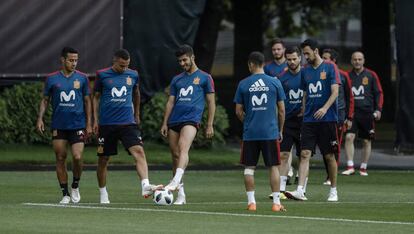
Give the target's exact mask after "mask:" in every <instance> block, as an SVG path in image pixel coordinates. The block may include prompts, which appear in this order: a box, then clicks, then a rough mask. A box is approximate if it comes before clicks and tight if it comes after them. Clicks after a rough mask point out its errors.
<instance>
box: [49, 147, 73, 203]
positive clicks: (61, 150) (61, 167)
mask: <svg viewBox="0 0 414 234" xmlns="http://www.w3.org/2000/svg"><path fill="white" fill-rule="evenodd" d="M52 144H53V151H54V152H55V156H56V176H57V179H58V181H59V185H60V189H61V190H62V195H63V198H62V200H61V201H60V203H61V204H67V203H69V202H70V194H69V189H68V172H67V169H66V157H67V151H66V146H67V141H66V140H53V142H52Z"/></svg>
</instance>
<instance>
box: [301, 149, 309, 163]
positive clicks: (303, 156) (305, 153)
mask: <svg viewBox="0 0 414 234" xmlns="http://www.w3.org/2000/svg"><path fill="white" fill-rule="evenodd" d="M311 154H312V152H311V151H310V150H303V151H302V152H301V153H300V160H301V161H302V160H307V161H309V159H310V157H311Z"/></svg>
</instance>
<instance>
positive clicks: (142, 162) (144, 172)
mask: <svg viewBox="0 0 414 234" xmlns="http://www.w3.org/2000/svg"><path fill="white" fill-rule="evenodd" d="M128 151H129V152H130V153H131V155H132V157H133V158H134V160H135V169H136V171H137V175H138V177H139V178H140V180H141V191H142V196H143V197H144V198H148V197H150V196H151V195H152V194H153V192H154V191H155V190H157V189H161V188H162V185H152V184H150V182H149V179H148V164H147V158H146V156H145V151H144V148H143V147H142V146H140V145H134V146H131V147H129V148H128Z"/></svg>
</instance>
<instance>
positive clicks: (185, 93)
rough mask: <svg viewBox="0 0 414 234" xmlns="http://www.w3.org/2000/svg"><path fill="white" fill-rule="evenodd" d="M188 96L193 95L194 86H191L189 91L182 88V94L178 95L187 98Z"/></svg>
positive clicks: (188, 88)
mask: <svg viewBox="0 0 414 234" xmlns="http://www.w3.org/2000/svg"><path fill="white" fill-rule="evenodd" d="M188 94H193V86H192V85H190V86H188V87H187V89H184V88H181V89H180V94H179V95H178V96H179V97H181V96H183V97H185V96H187V95H188Z"/></svg>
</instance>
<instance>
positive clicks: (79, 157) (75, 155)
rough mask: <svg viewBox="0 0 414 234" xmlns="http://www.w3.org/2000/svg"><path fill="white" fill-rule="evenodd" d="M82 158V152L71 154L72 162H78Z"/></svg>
mask: <svg viewBox="0 0 414 234" xmlns="http://www.w3.org/2000/svg"><path fill="white" fill-rule="evenodd" d="M81 160H82V154H80V153H79V154H74V155H73V161H74V162H80V161H81Z"/></svg>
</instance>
